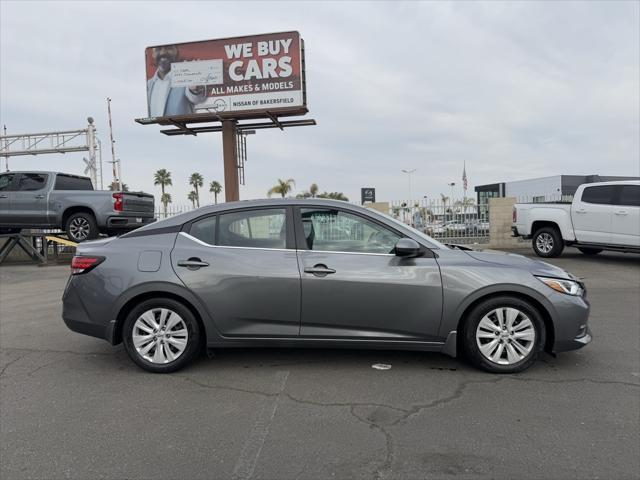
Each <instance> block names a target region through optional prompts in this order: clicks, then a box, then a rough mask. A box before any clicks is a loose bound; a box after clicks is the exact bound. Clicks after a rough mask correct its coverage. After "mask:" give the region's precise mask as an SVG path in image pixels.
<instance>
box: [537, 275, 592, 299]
mask: <svg viewBox="0 0 640 480" xmlns="http://www.w3.org/2000/svg"><path fill="white" fill-rule="evenodd" d="M536 278H537V279H538V280H540V281H541V282H542V283H544V284H546V285H547V286H548V287H551V288H553V289H554V290H555V291H557V292H560V293H566V294H567V295H576V296H579V295H582V287H581V286H580V284H579V283H578V282H575V281H573V280H565V279H561V278H549V277H536Z"/></svg>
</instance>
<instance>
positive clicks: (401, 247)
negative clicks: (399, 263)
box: [394, 238, 421, 257]
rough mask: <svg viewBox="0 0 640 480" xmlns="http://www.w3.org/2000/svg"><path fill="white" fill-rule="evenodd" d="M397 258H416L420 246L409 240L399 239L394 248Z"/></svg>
mask: <svg viewBox="0 0 640 480" xmlns="http://www.w3.org/2000/svg"><path fill="white" fill-rule="evenodd" d="M394 250H395V252H396V255H397V256H398V257H417V256H418V255H420V251H421V250H420V245H419V244H418V242H416V241H415V240H413V239H411V238H401V239H400V240H398V242H397V243H396V246H395V249H394Z"/></svg>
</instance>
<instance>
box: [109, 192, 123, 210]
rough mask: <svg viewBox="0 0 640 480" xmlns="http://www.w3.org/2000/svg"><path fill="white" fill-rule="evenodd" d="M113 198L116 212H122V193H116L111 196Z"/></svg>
mask: <svg viewBox="0 0 640 480" xmlns="http://www.w3.org/2000/svg"><path fill="white" fill-rule="evenodd" d="M111 196H112V197H113V200H114V201H113V209H114V210H115V211H116V212H121V211H122V193H121V192H117V193H114V194H113V195H111Z"/></svg>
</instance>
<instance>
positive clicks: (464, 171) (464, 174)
mask: <svg viewBox="0 0 640 480" xmlns="http://www.w3.org/2000/svg"><path fill="white" fill-rule="evenodd" d="M462 189H463V190H464V191H465V192H466V191H467V162H464V166H463V167H462Z"/></svg>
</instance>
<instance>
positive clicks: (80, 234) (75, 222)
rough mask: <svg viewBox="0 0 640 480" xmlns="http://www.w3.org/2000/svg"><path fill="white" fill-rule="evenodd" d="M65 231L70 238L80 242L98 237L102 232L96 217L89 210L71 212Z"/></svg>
mask: <svg viewBox="0 0 640 480" xmlns="http://www.w3.org/2000/svg"><path fill="white" fill-rule="evenodd" d="M64 231H65V232H66V233H67V236H68V237H69V239H70V240H72V241H74V242H78V243H80V242H84V241H85V240H93V239H94V238H98V235H99V233H100V231H99V230H98V224H97V223H96V219H95V217H94V216H93V214H91V213H87V212H77V213H74V214H71V215H70V216H69V218H67V221H66V223H65V225H64Z"/></svg>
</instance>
